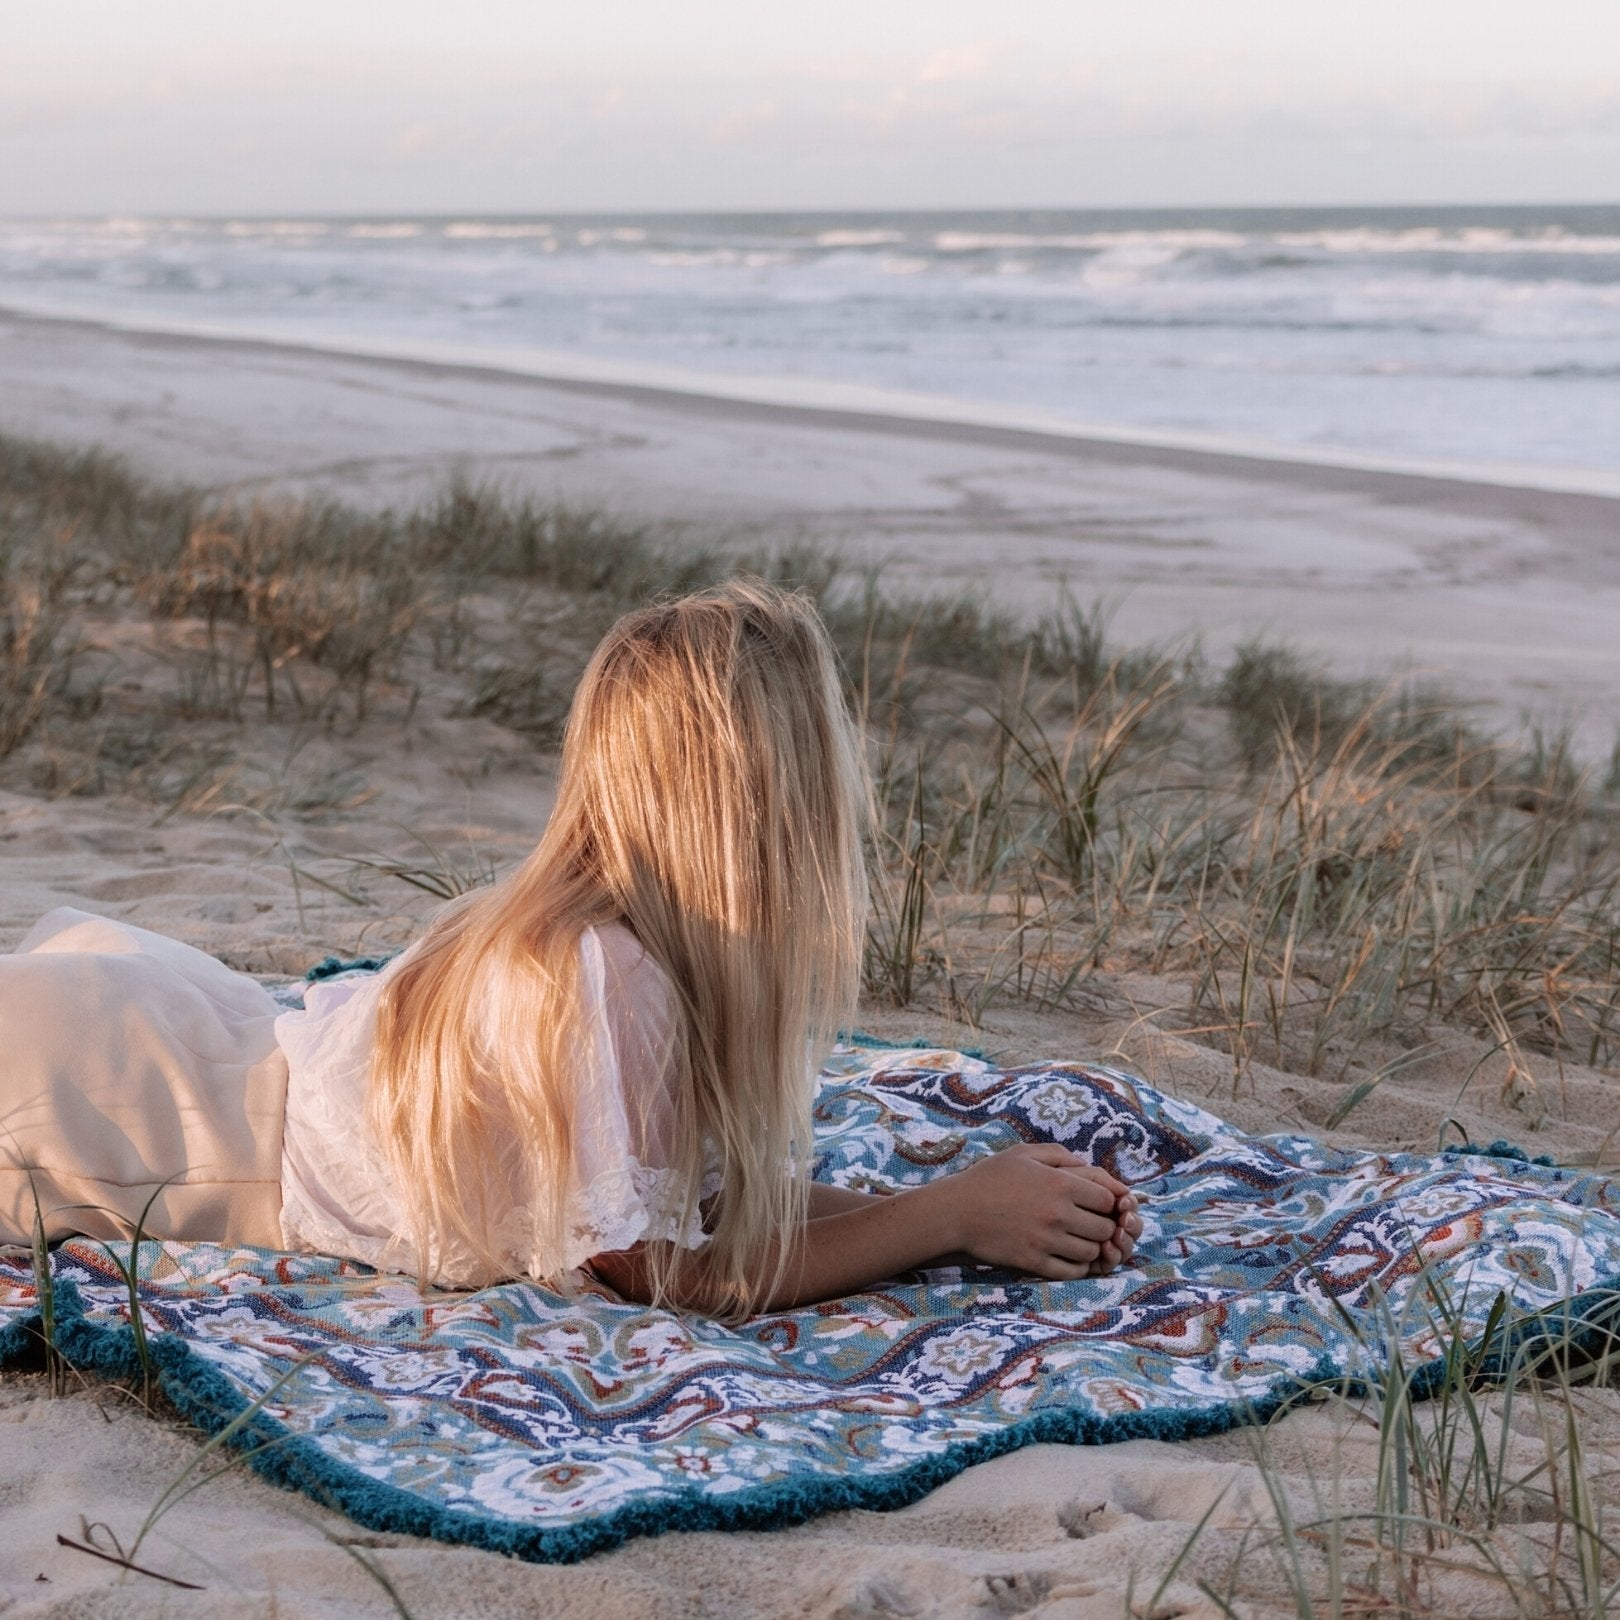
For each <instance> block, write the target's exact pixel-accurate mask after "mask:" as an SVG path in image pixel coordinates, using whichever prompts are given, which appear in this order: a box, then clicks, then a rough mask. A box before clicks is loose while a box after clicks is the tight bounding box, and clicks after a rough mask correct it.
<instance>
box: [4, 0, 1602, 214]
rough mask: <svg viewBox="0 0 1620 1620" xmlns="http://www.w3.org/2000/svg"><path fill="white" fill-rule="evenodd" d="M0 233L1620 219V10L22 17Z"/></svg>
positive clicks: (241, 11)
mask: <svg viewBox="0 0 1620 1620" xmlns="http://www.w3.org/2000/svg"><path fill="white" fill-rule="evenodd" d="M0 24H3V26H0V215H32V214H109V213H110V214H125V213H132V214H138V213H168V214H175V213H179V214H189V213H198V214H204V213H242V214H249V213H252V214H276V213H338V214H343V213H371V214H376V213H402V212H412V213H444V212H457V213H462V212H469V211H479V212H502V213H532V212H549V211H560V210H576V211H583V212H593V211H610V210H621V211H641V210H654V209H674V210H689V209H770V208H783V209H856V208H876V209H886V208H900V207H916V208H970V207H1009V208H1013V207H1024V208H1041V207H1121V206H1144V207H1211V206H1220V205H1266V204H1301V205H1331V204H1347V205H1356V204H1378V203H1414V204H1434V203H1448V202H1451V203H1492V202H1498V203H1511V202H1526V203H1534V202H1611V203H1612V202H1620V0H993V3H992V0H926V3H914V0H860V3H856V0H814V3H813V4H806V5H803V6H795V5H786V4H781V3H778V0H678V3H673V4H672V3H671V0H566V3H559V0H387V3H378V0H270V3H261V4H257V5H251V6H249V5H243V4H221V3H220V0H208V3H206V4H204V3H199V0H140V3H135V4H132V3H130V0H47V3H40V0H28V3H19V0H0Z"/></svg>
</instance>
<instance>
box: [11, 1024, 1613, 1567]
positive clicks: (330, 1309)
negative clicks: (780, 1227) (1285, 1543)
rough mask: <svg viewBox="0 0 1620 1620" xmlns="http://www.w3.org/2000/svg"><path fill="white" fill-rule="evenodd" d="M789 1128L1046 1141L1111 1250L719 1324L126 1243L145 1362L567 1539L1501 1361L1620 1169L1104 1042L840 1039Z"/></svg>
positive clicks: (363, 1518) (1550, 1306)
mask: <svg viewBox="0 0 1620 1620" xmlns="http://www.w3.org/2000/svg"><path fill="white" fill-rule="evenodd" d="M815 1120H816V1132H817V1146H818V1158H817V1163H816V1175H817V1176H818V1178H820V1179H822V1180H825V1181H829V1182H832V1183H836V1184H838V1185H841V1186H846V1187H858V1188H864V1189H875V1188H882V1187H906V1186H912V1185H915V1184H917V1183H920V1182H922V1181H924V1180H926V1179H928V1178H930V1177H933V1176H938V1175H942V1174H945V1173H947V1172H949V1171H951V1170H954V1169H958V1168H960V1167H961V1166H962V1165H963V1164H965V1163H967V1162H969V1161H970V1160H971V1159H973V1158H974V1157H976V1156H978V1155H980V1154H985V1153H990V1152H994V1151H995V1150H997V1149H999V1148H1002V1147H1005V1146H1008V1145H1011V1144H1013V1143H1016V1142H1030V1141H1054V1142H1059V1143H1062V1144H1063V1145H1064V1146H1066V1147H1069V1148H1071V1149H1074V1150H1075V1151H1077V1152H1080V1153H1082V1154H1085V1155H1087V1156H1088V1157H1090V1158H1091V1159H1092V1160H1094V1161H1095V1162H1097V1163H1099V1164H1102V1165H1105V1166H1106V1167H1107V1168H1108V1169H1110V1170H1111V1171H1113V1172H1114V1174H1116V1175H1117V1176H1119V1177H1120V1178H1121V1179H1122V1180H1124V1181H1126V1182H1129V1183H1131V1184H1132V1185H1133V1186H1134V1187H1136V1188H1137V1189H1138V1190H1139V1192H1140V1193H1141V1195H1142V1198H1143V1201H1144V1213H1145V1216H1146V1231H1145V1233H1144V1235H1143V1238H1142V1241H1141V1243H1140V1246H1139V1249H1138V1255H1137V1262H1136V1263H1135V1264H1133V1265H1132V1266H1130V1267H1128V1268H1126V1269H1123V1270H1121V1271H1119V1272H1117V1273H1116V1274H1115V1275H1113V1276H1110V1277H1102V1278H1094V1279H1089V1280H1086V1281H1081V1282H1073V1283H1046V1282H1041V1281H1036V1280H1030V1279H1028V1278H1019V1277H1015V1276H1012V1275H1009V1274H1006V1273H1001V1272H994V1271H989V1270H973V1271H967V1272H962V1271H935V1272H926V1273H919V1274H916V1275H913V1276H910V1277H904V1278H899V1279H896V1280H895V1281H893V1282H892V1283H889V1284H886V1285H883V1286H879V1287H874V1288H872V1289H869V1290H868V1291H866V1292H864V1293H861V1294H859V1295H855V1296H852V1297H850V1298H847V1299H841V1300H836V1301H833V1302H830V1303H827V1304H822V1305H817V1306H813V1307H808V1308H805V1309H799V1310H791V1311H778V1312H772V1313H770V1314H767V1315H762V1316H758V1317H755V1318H753V1319H752V1320H750V1321H748V1322H747V1323H746V1324H744V1325H742V1326H740V1327H727V1326H722V1325H720V1324H718V1323H715V1322H713V1321H710V1320H707V1319H704V1318H698V1317H692V1316H681V1315H677V1314H673V1313H669V1312H664V1311H655V1310H650V1309H648V1308H646V1307H644V1306H640V1305H635V1304H629V1303H626V1302H624V1301H622V1300H620V1299H619V1298H617V1297H616V1296H614V1295H613V1294H611V1293H610V1292H609V1291H607V1290H606V1289H604V1288H601V1287H598V1286H592V1285H587V1286H586V1287H585V1288H584V1289H583V1290H582V1291H581V1292H580V1293H578V1294H577V1295H575V1296H573V1297H567V1296H564V1295H561V1294H558V1293H554V1292H550V1291H548V1290H547V1289H545V1288H542V1287H539V1286H537V1285H535V1284H532V1283H528V1282H517V1283H509V1284H505V1285H502V1286H500V1287H496V1288H488V1289H484V1290H482V1291H480V1292H476V1293H453V1292H435V1291H429V1292H427V1293H422V1292H420V1291H419V1290H418V1289H417V1288H416V1287H415V1286H414V1285H413V1284H412V1283H411V1282H410V1281H408V1280H407V1279H404V1278H401V1277H399V1276H394V1275H388V1274H382V1273H376V1272H373V1271H371V1270H369V1269H368V1268H366V1267H364V1266H360V1265H357V1264H354V1263H351V1262H347V1261H343V1260H336V1259H328V1258H323V1257H319V1256H310V1255H293V1254H276V1253H269V1252H265V1251H262V1250H256V1249H245V1248H238V1249H228V1248H222V1247H218V1246H214V1245H209V1244H174V1243H161V1244H160V1243H157V1242H147V1243H144V1244H142V1245H141V1246H140V1250H139V1254H138V1255H137V1256H136V1257H135V1267H136V1273H137V1281H138V1289H139V1296H140V1303H141V1312H142V1322H143V1325H144V1327H145V1336H146V1339H147V1343H148V1350H149V1354H150V1357H151V1360H152V1362H153V1364H154V1367H155V1371H156V1376H157V1379H158V1382H159V1383H160V1385H161V1387H162V1389H163V1390H164V1391H165V1392H166V1394H167V1395H168V1396H169V1398H170V1399H171V1400H172V1401H173V1402H174V1403H175V1404H176V1405H177V1406H178V1407H179V1408H180V1409H181V1410H182V1411H183V1412H184V1413H186V1414H187V1415H188V1416H190V1417H191V1418H193V1419H194V1420H195V1421H196V1422H197V1423H198V1424H199V1425H200V1426H202V1427H203V1428H205V1429H208V1430H211V1431H214V1432H218V1431H220V1430H221V1429H223V1428H226V1427H227V1426H232V1425H234V1427H232V1428H231V1434H230V1440H231V1443H232V1444H234V1445H236V1446H238V1447H240V1448H243V1449H245V1450H246V1451H247V1452H248V1456H249V1461H250V1463H251V1465H252V1466H253V1467H254V1468H256V1469H258V1470H259V1471H260V1472H261V1473H263V1474H264V1475H266V1476H268V1477H269V1478H271V1479H273V1480H276V1481H279V1482H280V1483H282V1484H285V1485H288V1486H292V1487H296V1488H298V1489H301V1490H303V1491H306V1492H308V1493H309V1494H310V1495H311V1496H314V1497H316V1498H318V1499H319V1500H321V1501H323V1502H326V1503H329V1504H332V1505H334V1506H337V1507H339V1508H341V1509H343V1510H344V1511H346V1512H347V1513H349V1514H350V1515H352V1516H353V1517H354V1518H355V1519H357V1520H359V1521H360V1522H362V1523H363V1524H365V1525H367V1526H369V1527H371V1528H373V1529H380V1530H393V1531H408V1532H415V1533H420V1534H424V1535H430V1536H437V1537H440V1538H442V1539H444V1540H446V1541H451V1542H461V1543H469V1544H473V1545H477V1546H482V1547H487V1548H492V1549H495V1550H498V1551H502V1552H507V1553H514V1554H517V1555H518V1556H520V1557H524V1558H530V1559H538V1560H563V1559H573V1558H579V1557H582V1556H585V1555H587V1554H589V1553H591V1552H593V1551H595V1550H597V1549H599V1548H602V1547H605V1546H610V1545H613V1544H615V1543H617V1542H620V1541H622V1540H624V1539H625V1538H626V1537H629V1536H633V1535H641V1534H652V1533H656V1532H659V1531H663V1530H669V1529H697V1528H720V1527H730V1526H754V1527H763V1526H771V1525H778V1524H784V1523H790V1522H794V1521H797V1520H800V1519H803V1518H806V1517H808V1516H810V1515H812V1514H816V1513H821V1512H826V1511H828V1510H831V1509H834V1508H843V1507H867V1508H883V1507H893V1506H897V1505H900V1504H902V1503H905V1502H909V1501H912V1500H915V1499H916V1498H917V1497H918V1496H920V1495H922V1494H923V1493H924V1492H926V1491H927V1490H929V1489H931V1488H932V1487H934V1486H936V1485H938V1484H940V1483H941V1482H942V1481H943V1480H945V1479H947V1478H949V1477H950V1476H951V1475H953V1474H955V1473H957V1472H958V1471H960V1470H961V1469H963V1468H965V1467H967V1466H968V1465H969V1464H971V1463H974V1462H978V1461H980V1460H982V1459H984V1458H986V1457H989V1456H992V1455H995V1454H997V1453H1000V1452H1004V1451H1008V1450H1010V1449H1012V1448H1014V1447H1017V1446H1022V1445H1026V1444H1029V1443H1031V1442H1034V1441H1070V1442H1086V1443H1093V1442H1104V1441H1113V1440H1120V1439H1125V1438H1128V1437H1132V1436H1156V1437H1159V1438H1164V1439H1174V1438H1178V1437H1183V1436H1188V1435H1196V1434H1204V1433H1210V1432H1214V1431H1218V1430H1222V1429H1226V1428H1229V1427H1231V1426H1233V1425H1235V1424H1238V1423H1242V1422H1246V1421H1255V1420H1259V1419H1264V1418H1266V1417H1267V1416H1269V1415H1271V1414H1272V1413H1274V1412H1276V1411H1277V1410H1278V1408H1279V1407H1280V1406H1281V1405H1282V1404H1283V1403H1286V1402H1289V1401H1292V1400H1297V1399H1300V1398H1301V1395H1302V1392H1308V1391H1310V1390H1312V1389H1313V1388H1317V1387H1320V1386H1321V1385H1322V1384H1323V1383H1324V1382H1325V1381H1326V1382H1332V1381H1335V1380H1337V1381H1339V1382H1340V1383H1341V1384H1342V1383H1344V1382H1345V1381H1349V1382H1352V1383H1354V1382H1356V1381H1360V1382H1362V1383H1364V1384H1365V1383H1371V1382H1376V1380H1377V1379H1378V1378H1380V1377H1383V1376H1386V1375H1387V1374H1386V1370H1387V1368H1388V1367H1389V1366H1391V1365H1400V1366H1404V1367H1407V1368H1413V1367H1415V1368H1417V1369H1419V1374H1418V1375H1419V1376H1420V1377H1421V1376H1423V1375H1424V1371H1425V1369H1427V1370H1428V1371H1429V1372H1432V1371H1433V1369H1434V1368H1435V1367H1436V1366H1438V1365H1439V1358H1441V1357H1443V1356H1444V1355H1445V1354H1446V1353H1447V1350H1448V1347H1451V1348H1452V1349H1453V1351H1454V1347H1455V1345H1456V1344H1457V1343H1459V1342H1461V1341H1463V1340H1467V1339H1477V1338H1481V1337H1484V1338H1488V1339H1492V1340H1494V1348H1493V1345H1491V1344H1487V1345H1485V1346H1483V1349H1482V1351H1481V1354H1485V1353H1487V1352H1489V1353H1492V1354H1499V1355H1507V1354H1509V1353H1511V1350H1512V1345H1511V1344H1510V1343H1509V1342H1508V1340H1509V1338H1511V1337H1512V1336H1513V1335H1517V1341H1518V1342H1519V1343H1521V1344H1522V1343H1523V1342H1524V1335H1525V1328H1524V1324H1525V1322H1526V1321H1533V1322H1535V1323H1538V1324H1539V1326H1538V1328H1537V1331H1540V1332H1543V1333H1554V1332H1556V1333H1558V1334H1561V1335H1562V1336H1563V1337H1564V1338H1566V1339H1574V1338H1579V1337H1581V1336H1582V1335H1587V1336H1590V1334H1591V1333H1593V1332H1598V1331H1607V1324H1608V1323H1609V1322H1610V1320H1611V1319H1612V1318H1613V1317H1614V1316H1615V1314H1616V1306H1617V1301H1620V1294H1617V1293H1616V1283H1617V1279H1620V1187H1617V1184H1616V1183H1615V1182H1614V1181H1611V1180H1610V1179H1608V1178H1607V1177H1604V1176H1599V1175H1592V1174H1587V1173H1582V1172H1578V1171H1573V1170H1565V1169H1559V1168H1557V1167H1555V1166H1552V1165H1549V1164H1533V1163H1530V1162H1528V1161H1527V1160H1526V1159H1525V1157H1524V1155H1522V1154H1516V1153H1515V1152H1514V1151H1513V1150H1510V1149H1504V1148H1501V1147H1497V1148H1496V1149H1493V1150H1487V1151H1486V1152H1484V1153H1473V1152H1466V1153H1465V1152H1456V1151H1453V1152H1450V1153H1446V1154H1441V1155H1437V1156H1434V1157H1416V1156H1400V1155H1397V1156H1380V1155H1375V1154H1368V1153H1354V1152H1347V1151H1343V1150H1339V1149H1335V1148H1330V1147H1325V1146H1322V1145H1320V1144H1318V1143H1315V1142H1313V1141H1311V1140H1309V1139H1307V1138H1304V1137H1298V1136H1269V1137H1250V1136H1246V1135H1243V1134H1241V1133H1240V1132H1238V1131H1236V1130H1235V1129H1233V1128H1232V1127H1230V1126H1228V1125H1227V1124H1225V1123H1224V1122H1223V1121H1221V1120H1220V1119H1218V1118H1216V1117H1215V1116H1214V1115H1213V1114H1210V1113H1207V1112H1205V1111H1204V1110H1202V1109H1200V1108H1197V1107H1194V1106H1192V1105H1190V1104H1189V1103H1186V1102H1183V1101H1179V1100H1177V1099H1175V1098H1173V1097H1170V1096H1167V1095H1165V1094H1164V1093H1162V1092H1160V1091H1157V1090H1155V1089H1153V1088H1152V1087H1151V1086H1149V1085H1147V1084H1146V1083H1145V1082H1143V1081H1142V1080H1140V1079H1137V1078H1136V1077H1134V1076H1132V1075H1130V1074H1127V1073H1124V1072H1122V1071H1120V1070H1118V1069H1113V1068H1106V1067H1097V1066H1093V1065H1087V1064H1069V1063H1043V1064H1035V1065H1029V1066H1024V1067H1020V1068H1012V1069H998V1068H995V1067H993V1066H992V1065H991V1064H989V1063H988V1062H985V1061H983V1060H981V1059H978V1058H974V1057H970V1056H967V1055H965V1054H962V1053H953V1052H943V1051H929V1050H910V1049H906V1050H896V1049H888V1048H884V1047H882V1046H880V1045H877V1044H872V1045H866V1044H851V1045H847V1046H844V1047H841V1048H840V1049H839V1050H838V1052H837V1053H836V1054H835V1056H834V1058H833V1059H832V1061H831V1062H830V1063H829V1065H828V1067H827V1068H826V1069H825V1071H824V1072H823V1073H822V1075H821V1076H820V1079H819V1083H818V1091H817V1100H816V1108H815ZM129 1259H130V1257H129V1247H128V1245H122V1246H120V1245H113V1246H111V1249H110V1250H109V1249H108V1248H105V1247H103V1246H101V1245H98V1244H96V1243H92V1242H87V1241H84V1240H74V1241H71V1242H69V1243H66V1244H64V1245H62V1246H61V1247H60V1248H59V1249H57V1250H56V1251H55V1252H54V1253H53V1255H52V1256H51V1260H50V1267H51V1276H52V1279H53V1287H54V1311H55V1323H56V1325H55V1336H56V1342H57V1344H58V1345H59V1346H60V1348H61V1349H62V1351H63V1352H64V1354H65V1355H66V1356H67V1357H68V1358H69V1359H70V1361H71V1362H73V1363H74V1364H75V1365H76V1366H79V1367H81V1368H84V1369H88V1370H91V1371H100V1372H104V1373H109V1374H117V1375H127V1374H130V1373H132V1372H134V1371H136V1370H137V1363H136V1342H135V1335H134V1334H133V1332H132V1329H131V1326H130V1315H129V1289H128V1285H127V1283H126V1280H125V1276H124V1273H123V1270H122V1269H121V1268H123V1267H125V1266H127V1265H128V1264H129ZM39 1306H40V1301H39V1298H38V1294H37V1289H36V1279H35V1276H34V1272H33V1269H32V1265H31V1262H30V1258H29V1257H28V1256H27V1255H25V1254H20V1253H18V1252H17V1251H10V1253H9V1254H6V1255H4V1256H0V1357H5V1356H17V1355H20V1354H22V1353H23V1352H24V1351H25V1350H26V1348H27V1347H28V1344H29V1342H30V1339H31V1337H32V1336H34V1335H36V1334H37V1329H38V1323H39ZM1504 1306H1505V1307H1507V1312H1506V1315H1504ZM1508 1324H1517V1326H1514V1327H1512V1328H1511V1331H1510V1329H1509V1326H1508ZM1549 1324H1551V1325H1550V1326H1549ZM35 1344H36V1348H37V1339H36V1340H35ZM255 1403H258V1404H255Z"/></svg>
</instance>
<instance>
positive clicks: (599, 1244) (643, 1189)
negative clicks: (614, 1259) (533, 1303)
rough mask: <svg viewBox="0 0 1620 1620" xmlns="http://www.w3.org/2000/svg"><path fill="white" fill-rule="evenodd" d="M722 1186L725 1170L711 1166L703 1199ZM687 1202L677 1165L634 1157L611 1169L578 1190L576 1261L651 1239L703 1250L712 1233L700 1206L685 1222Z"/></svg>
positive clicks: (701, 1193) (700, 1194) (572, 1230)
mask: <svg viewBox="0 0 1620 1620" xmlns="http://www.w3.org/2000/svg"><path fill="white" fill-rule="evenodd" d="M719 1190H720V1172H719V1170H718V1169H716V1168H710V1169H709V1170H707V1171H706V1172H705V1173H704V1177H703V1184H702V1186H701V1187H700V1188H699V1189H698V1202H699V1203H701V1202H702V1201H703V1200H704V1199H708V1198H712V1197H713V1196H714V1194H715V1193H717V1192H719ZM685 1202H686V1200H685V1197H684V1189H683V1188H682V1187H681V1186H680V1185H679V1183H678V1182H677V1180H676V1176H675V1172H674V1171H673V1170H654V1169H650V1168H649V1167H648V1166H646V1165H644V1164H641V1163H640V1162H639V1161H637V1160H636V1159H629V1160H627V1161H626V1162H625V1164H624V1165H623V1166H621V1167H620V1168H618V1169H614V1170H609V1171H605V1172H604V1173H603V1174H601V1175H599V1176H597V1177H595V1179H594V1180H592V1181H591V1182H590V1183H589V1184H588V1185H587V1186H586V1187H584V1188H582V1189H581V1190H580V1192H579V1193H577V1194H576V1205H577V1209H576V1214H575V1218H574V1221H573V1224H572V1226H571V1227H570V1230H569V1236H570V1238H571V1239H572V1240H573V1246H574V1248H575V1249H576V1250H577V1251H578V1257H577V1259H576V1260H575V1261H574V1262H573V1263H574V1264H576V1265H577V1264H578V1263H579V1262H580V1261H582V1260H588V1259H590V1257H591V1256H592V1255H593V1254H612V1253H615V1252H616V1251H618V1250H620V1249H628V1248H632V1247H633V1246H634V1245H635V1244H637V1243H645V1242H648V1241H653V1242H664V1243H674V1244H677V1245H678V1246H679V1247H681V1248H683V1249H701V1248H702V1247H703V1245H704V1244H705V1243H707V1242H708V1241H709V1234H708V1233H707V1232H705V1231H704V1230H703V1219H702V1214H701V1212H700V1210H698V1209H697V1208H694V1209H693V1211H692V1213H691V1215H690V1216H689V1217H688V1219H687V1221H686V1223H685V1225H684V1226H683V1225H682V1224H681V1211H682V1208H683V1206H684V1205H685ZM514 1213H516V1212H514ZM525 1213H526V1212H525Z"/></svg>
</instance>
